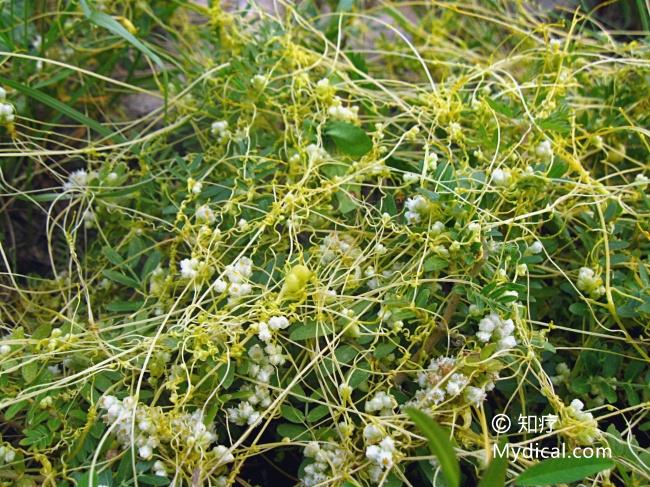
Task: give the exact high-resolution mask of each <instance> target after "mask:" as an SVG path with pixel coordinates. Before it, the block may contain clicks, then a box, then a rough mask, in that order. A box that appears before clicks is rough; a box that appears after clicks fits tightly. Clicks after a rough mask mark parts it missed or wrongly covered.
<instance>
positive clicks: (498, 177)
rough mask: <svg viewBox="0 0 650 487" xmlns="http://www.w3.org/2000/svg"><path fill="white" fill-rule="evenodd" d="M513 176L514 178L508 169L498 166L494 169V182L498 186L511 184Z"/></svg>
mask: <svg viewBox="0 0 650 487" xmlns="http://www.w3.org/2000/svg"><path fill="white" fill-rule="evenodd" d="M511 178H512V174H511V173H510V171H509V170H508V169H500V168H497V169H495V170H494V171H492V182H493V183H494V184H495V185H496V186H507V185H508V184H510V180H511Z"/></svg>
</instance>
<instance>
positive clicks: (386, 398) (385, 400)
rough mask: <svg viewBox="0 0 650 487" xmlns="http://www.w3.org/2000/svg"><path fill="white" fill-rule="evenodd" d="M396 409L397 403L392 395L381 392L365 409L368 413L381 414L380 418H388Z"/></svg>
mask: <svg viewBox="0 0 650 487" xmlns="http://www.w3.org/2000/svg"><path fill="white" fill-rule="evenodd" d="M396 407H397V401H396V400H395V398H394V397H393V396H392V395H390V394H387V393H386V392H384V391H379V392H377V393H376V394H375V395H374V396H373V398H372V399H370V400H368V401H366V406H365V409H366V412H367V413H374V412H379V415H380V416H388V415H390V414H392V413H393V409H395V408H396Z"/></svg>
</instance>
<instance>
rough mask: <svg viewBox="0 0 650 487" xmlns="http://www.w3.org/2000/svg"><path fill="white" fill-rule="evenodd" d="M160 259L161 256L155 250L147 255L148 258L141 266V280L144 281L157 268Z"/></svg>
mask: <svg viewBox="0 0 650 487" xmlns="http://www.w3.org/2000/svg"><path fill="white" fill-rule="evenodd" d="M161 259H162V255H160V252H158V251H157V250H154V251H153V252H152V253H151V254H149V257H147V260H146V261H145V262H144V266H142V273H141V277H142V279H145V278H146V277H147V276H148V275H149V274H151V273H152V272H153V271H154V269H155V268H156V267H158V264H160V261H161Z"/></svg>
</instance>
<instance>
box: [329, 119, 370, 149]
mask: <svg viewBox="0 0 650 487" xmlns="http://www.w3.org/2000/svg"><path fill="white" fill-rule="evenodd" d="M325 134H327V135H328V136H330V137H331V138H332V140H334V143H335V144H336V147H338V149H339V150H340V151H342V152H345V153H346V154H348V155H351V156H353V157H361V156H363V155H364V154H366V153H367V152H368V151H369V150H370V149H372V140H371V139H370V137H368V136H367V135H366V133H365V132H364V131H363V130H362V129H360V128H359V127H357V126H356V125H352V124H351V123H347V122H330V123H328V124H327V126H326V127H325Z"/></svg>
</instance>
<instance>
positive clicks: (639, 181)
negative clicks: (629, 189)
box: [634, 173, 650, 188]
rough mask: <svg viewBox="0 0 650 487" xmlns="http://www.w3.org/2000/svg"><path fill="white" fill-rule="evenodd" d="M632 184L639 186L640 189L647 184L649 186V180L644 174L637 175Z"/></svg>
mask: <svg viewBox="0 0 650 487" xmlns="http://www.w3.org/2000/svg"><path fill="white" fill-rule="evenodd" d="M634 182H635V183H637V184H640V185H641V187H642V188H645V187H646V186H647V185H648V184H650V178H649V177H648V176H646V175H645V174H642V173H639V174H637V175H636V177H635V178H634Z"/></svg>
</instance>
